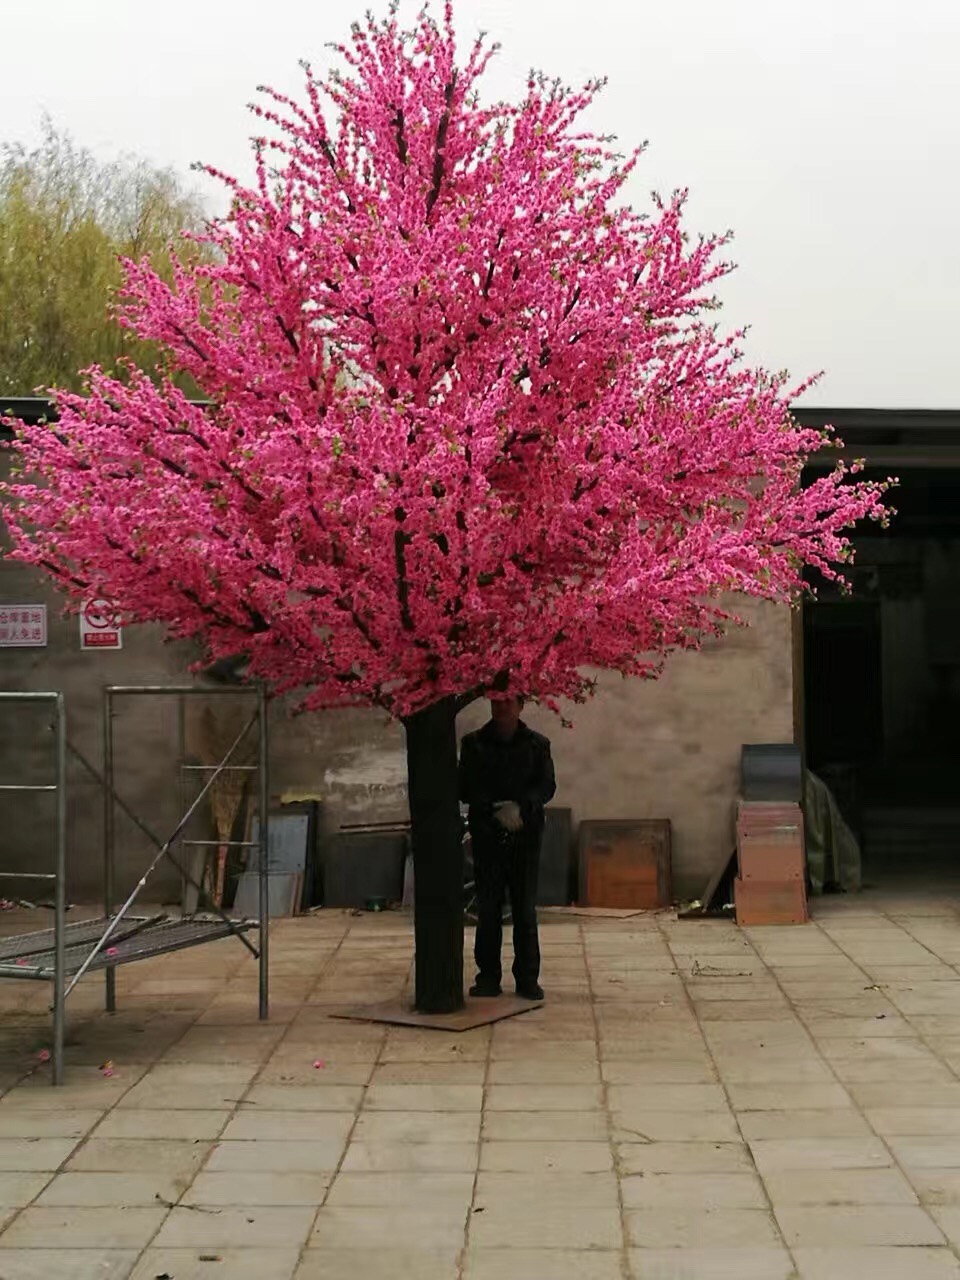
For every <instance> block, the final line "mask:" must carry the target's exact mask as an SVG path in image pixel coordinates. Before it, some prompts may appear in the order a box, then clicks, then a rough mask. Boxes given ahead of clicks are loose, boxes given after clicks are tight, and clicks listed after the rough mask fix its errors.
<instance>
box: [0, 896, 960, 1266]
mask: <svg viewBox="0 0 960 1280" xmlns="http://www.w3.org/2000/svg"><path fill="white" fill-rule="evenodd" d="M12 923H13V922H12V921H11V920H10V919H9V918H6V917H5V918H4V920H3V924H4V926H5V929H6V930H7V931H9V928H10V926H11V924H12ZM542 932H543V943H544V957H545V963H544V983H545V985H546V987H547V989H548V996H549V1000H548V1003H547V1005H546V1006H545V1007H544V1008H543V1009H542V1010H538V1011H537V1012H535V1013H532V1014H527V1015H523V1016H522V1017H519V1018H516V1019H514V1020H511V1021H507V1022H503V1023H500V1024H498V1025H497V1026H496V1027H494V1028H493V1029H490V1028H487V1029H484V1030H481V1031H478V1032H472V1033H468V1034H466V1035H462V1036H452V1035H447V1034H446V1033H436V1032H429V1033H428V1032H420V1031H414V1030H408V1029H399V1028H398V1029H392V1030H387V1029H385V1028H382V1027H376V1026H369V1025H365V1024H364V1025H361V1024H356V1023H344V1022H338V1021H334V1020H331V1019H330V1018H329V1016H328V1014H329V1010H330V1008H331V1007H333V1006H335V1005H338V1004H342V1003H344V1002H349V1001H363V1000H374V999H382V998H384V996H386V995H390V994H395V993H399V992H400V991H401V989H402V988H403V987H404V984H405V983H406V982H407V981H408V980H409V970H410V960H411V939H410V930H409V925H408V922H407V921H406V920H405V919H404V918H402V917H398V916H394V915H390V916H385V917H363V918H353V917H350V916H345V915H342V914H339V913H336V914H335V913H328V914H324V915H321V916H318V917H315V918H311V919H307V920H298V921H289V922H284V923H281V924H279V925H278V926H277V928H276V930H275V933H274V965H273V992H274V1016H273V1020H272V1022H271V1023H270V1024H269V1025H267V1026H261V1025H258V1024H257V1022H256V1016H255V1015H256V1011H255V1003H256V997H255V989H256V973H255V967H254V965H253V964H252V963H251V962H250V961H249V960H248V959H247V957H246V954H245V953H244V952H243V950H242V949H241V948H240V946H239V944H237V943H236V942H232V941H228V942H226V943H218V944H216V945H214V946H211V947H207V948H202V949H198V950H197V951H195V952H184V953H181V954H179V955H174V956H170V957H166V958H164V959H162V960H159V961H156V962H150V963H149V964H143V965H140V966H131V967H130V968H128V969H126V970H123V971H122V979H121V984H120V986H121V1012H120V1013H119V1014H118V1015H117V1016H116V1017H115V1018H112V1019H108V1018H107V1017H106V1016H105V1015H101V1014H98V1013H97V1012H96V1005H97V1002H98V1000H99V996H100V992H99V984H97V985H93V984H86V985H85V986H84V987H83V988H82V989H81V990H80V991H79V993H78V996H77V1003H76V1004H75V1006H74V1010H73V1016H74V1027H75V1034H74V1039H75V1041H76V1043H75V1044H74V1045H73V1046H72V1047H71V1050H70V1059H71V1065H70V1068H69V1073H68V1083H67V1085H66V1087H65V1088H63V1089H62V1090H56V1091H55V1090H53V1089H51V1088H50V1087H49V1085H48V1084H47V1082H46V1079H45V1071H46V1069H45V1068H43V1069H34V1072H33V1074H32V1075H30V1076H29V1078H27V1079H25V1080H22V1081H21V1082H20V1083H19V1084H16V1085H13V1086H12V1087H9V1088H8V1090H7V1092H6V1093H5V1095H4V1096H3V1098H2V1099H0V1206H5V1207H4V1208H2V1210H0V1214H2V1217H0V1221H2V1222H3V1224H4V1230H3V1233H2V1235H0V1277H2V1280H66V1278H67V1277H69V1280H155V1278H156V1277H171V1278H172V1280H217V1277H223V1280H294V1278H296V1280H321V1278H322V1280H627V1278H630V1280H721V1278H722V1280H786V1278H787V1277H800V1278H802V1280H858V1277H864V1278H867V1277H869V1278H870V1280H899V1278H901V1277H902V1278H903V1280H939V1278H940V1277H960V1261H958V1256H960V915H958V910H957V909H956V908H955V907H954V906H953V905H952V903H950V902H948V901H947V900H946V899H941V900H939V901H938V900H937V899H935V898H928V899H922V898H916V897H915V898H904V897H901V898H899V899H882V898H877V897H874V898H871V897H869V896H864V897H861V898H858V899H851V900H849V901H847V900H843V901H837V900H835V901H829V902H826V903H823V904H821V905H820V907H819V909H818V917H817V921H816V923H815V924H813V925H810V926H808V927H805V928H792V929H791V928H775V929H754V930H750V931H748V932H741V931H739V930H737V929H736V928H735V927H734V926H732V925H730V924H727V923H716V922H699V923H680V922H677V921H676V920H675V919H673V918H672V917H671V916H669V915H660V916H650V917H642V918H638V919H634V920H630V921H626V922H619V921H618V922H612V921H609V920H596V919H583V918H578V919H574V918H572V917H564V918H563V919H562V920H560V921H555V922H551V923H547V924H545V926H544V928H543V931H542ZM44 994H45V993H44V992H43V991H37V990H36V989H34V988H33V987H32V986H31V984H28V983H26V982H24V983H13V982H8V983H6V984H2V986H0V1000H2V1001H3V1004H2V1010H3V1020H2V1023H0V1053H2V1065H3V1068H4V1070H5V1071H6V1078H7V1084H8V1085H10V1084H11V1083H12V1081H13V1079H14V1078H15V1077H16V1076H17V1075H18V1074H19V1075H22V1074H23V1073H24V1072H25V1071H26V1070H29V1069H30V1068H31V1065H34V1067H35V1066H36V1063H37V1056H36V1055H37V1050H38V1047H39V1046H40V1045H41V1044H42V1043H43V1040H44V1036H45V1027H46V1022H45V1019H44V1018H43V1017H42V1004H43V999H44ZM84 1018H85V1019H86V1021H82V1019H84ZM78 1020H80V1025H78ZM107 1058H109V1059H111V1060H112V1062H113V1070H114V1074H113V1075H112V1076H110V1077H107V1076H105V1075H104V1074H103V1072H102V1070H101V1065H102V1063H103V1061H104V1060H105V1059H107ZM315 1062H319V1063H321V1064H322V1065H321V1066H314V1063H315Z"/></svg>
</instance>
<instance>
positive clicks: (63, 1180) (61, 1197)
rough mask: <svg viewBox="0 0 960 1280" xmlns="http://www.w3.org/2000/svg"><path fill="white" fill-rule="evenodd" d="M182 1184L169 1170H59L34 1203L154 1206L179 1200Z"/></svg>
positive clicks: (63, 1205)
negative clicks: (116, 1171) (149, 1171)
mask: <svg viewBox="0 0 960 1280" xmlns="http://www.w3.org/2000/svg"><path fill="white" fill-rule="evenodd" d="M185 1186H186V1181H179V1180H178V1179H177V1178H175V1177H173V1176H171V1175H170V1174H168V1173H156V1172H155V1173H143V1172H141V1173H133V1172H127V1173H59V1174H57V1176H56V1177H55V1178H54V1179H53V1181H52V1182H51V1183H50V1184H49V1186H48V1187H47V1189H46V1190H45V1191H44V1193H43V1195H41V1196H40V1198H39V1200H38V1201H37V1204H38V1205H40V1206H41V1208H62V1207H71V1208H72V1207H77V1208H80V1207H87V1208H94V1209H95V1208H110V1207H114V1208H121V1207H122V1208H129V1207H130V1206H131V1205H141V1206H146V1207H152V1208H156V1207H157V1205H158V1204H160V1203H161V1202H163V1201H166V1202H167V1204H168V1205H170V1204H172V1203H175V1202H176V1201H177V1200H179V1199H180V1196H181V1195H182V1194H183V1190H184V1187H185ZM0 1274H2V1272H0Z"/></svg>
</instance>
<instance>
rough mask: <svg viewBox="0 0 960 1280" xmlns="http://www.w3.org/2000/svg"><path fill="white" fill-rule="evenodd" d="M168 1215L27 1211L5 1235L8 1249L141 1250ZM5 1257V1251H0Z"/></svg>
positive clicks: (158, 1210)
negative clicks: (3, 1252)
mask: <svg viewBox="0 0 960 1280" xmlns="http://www.w3.org/2000/svg"><path fill="white" fill-rule="evenodd" d="M166 1215H167V1210H166V1209H164V1208H157V1207H154V1208H132V1209H124V1210H123V1211H122V1212H118V1210H117V1209H115V1208H110V1209H104V1208H95V1209H91V1208H62V1209H50V1208H39V1207H38V1206H36V1205H34V1206H33V1207H32V1208H30V1209H24V1211H23V1212H22V1213H21V1214H20V1216H19V1217H18V1218H17V1219H16V1220H15V1221H14V1222H13V1223H11V1225H10V1226H9V1227H7V1229H6V1231H5V1232H4V1233H3V1248H5V1249H50V1248H54V1249H70V1250H73V1249H142V1248H143V1246H144V1245H145V1244H146V1243H147V1242H148V1241H149V1240H150V1239H151V1237H152V1236H153V1234H154V1232H155V1231H156V1230H157V1228H158V1227H159V1226H160V1224H161V1222H163V1220H164V1218H165V1217H166ZM0 1257H2V1251H0Z"/></svg>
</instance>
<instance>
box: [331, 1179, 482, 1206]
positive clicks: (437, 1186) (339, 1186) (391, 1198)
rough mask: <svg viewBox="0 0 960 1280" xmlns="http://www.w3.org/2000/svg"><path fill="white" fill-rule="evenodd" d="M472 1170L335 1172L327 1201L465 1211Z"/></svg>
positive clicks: (468, 1204)
mask: <svg viewBox="0 0 960 1280" xmlns="http://www.w3.org/2000/svg"><path fill="white" fill-rule="evenodd" d="M474 1176H475V1175H474V1174H473V1173H411V1172H401V1173H343V1172H341V1173H340V1174H338V1175H337V1177H336V1179H335V1181H334V1183H333V1185H332V1186H331V1188H330V1194H329V1195H328V1196H327V1199H326V1203H327V1204H328V1205H329V1206H330V1207H331V1208H335V1209H344V1208H366V1207H370V1206H375V1205H383V1206H393V1207H395V1208H396V1207H399V1206H401V1205H410V1206H411V1208H422V1207H429V1208H430V1209H431V1210H433V1209H439V1208H441V1206H442V1207H444V1208H445V1209H446V1210H447V1212H448V1213H450V1214H452V1215H454V1216H455V1215H456V1214H457V1212H460V1213H461V1216H463V1215H465V1214H466V1211H467V1209H468V1208H469V1206H470V1200H471V1197H472V1195H473V1184H474Z"/></svg>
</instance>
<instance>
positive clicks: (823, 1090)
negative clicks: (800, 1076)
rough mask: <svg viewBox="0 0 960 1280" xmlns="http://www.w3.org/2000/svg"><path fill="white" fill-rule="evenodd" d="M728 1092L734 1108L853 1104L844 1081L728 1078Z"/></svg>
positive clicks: (821, 1107) (815, 1107)
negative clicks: (768, 1081) (769, 1081)
mask: <svg viewBox="0 0 960 1280" xmlns="http://www.w3.org/2000/svg"><path fill="white" fill-rule="evenodd" d="M727 1093H728V1095H729V1098H730V1105H731V1106H732V1107H733V1109H734V1111H737V1112H740V1111H789V1110H792V1109H794V1108H802V1109H805V1110H840V1109H842V1108H843V1107H849V1106H850V1105H851V1100H850V1094H849V1093H848V1092H847V1090H846V1089H844V1087H843V1085H840V1084H809V1083H805V1082H803V1081H797V1080H794V1081H790V1082H784V1083H778V1084H738V1083H733V1082H728V1084H727Z"/></svg>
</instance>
